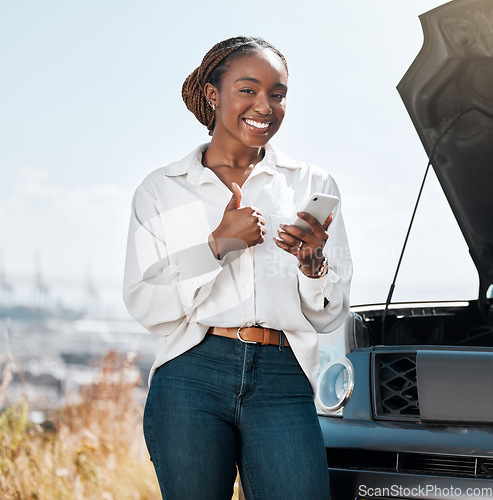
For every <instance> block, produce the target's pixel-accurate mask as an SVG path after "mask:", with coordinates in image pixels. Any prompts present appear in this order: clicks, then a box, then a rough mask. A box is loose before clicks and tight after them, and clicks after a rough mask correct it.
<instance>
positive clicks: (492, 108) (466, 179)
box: [397, 0, 493, 306]
mask: <svg viewBox="0 0 493 500" xmlns="http://www.w3.org/2000/svg"><path fill="white" fill-rule="evenodd" d="M420 21H421V25H422V28H423V33H424V43H423V47H422V48H421V51H420V52H419V54H418V55H417V57H416V59H415V60H414V62H413V63H412V64H411V66H410V68H409V69H408V71H407V72H406V74H405V75H404V77H403V78H402V80H401V81H400V82H399V84H398V86H397V90H398V91H399V94H400V95H401V97H402V100H403V101H404V104H405V106H406V108H407V111H408V112H409V115H410V116H411V119H412V121H413V123H414V126H415V127H416V130H417V132H418V134H419V137H420V139H421V141H422V143H423V146H424V148H425V150H426V152H427V154H428V157H429V158H431V163H432V165H433V168H434V170H435V172H436V175H437V177H438V180H439V181H440V184H441V186H442V189H443V190H444V192H445V195H446V197H447V200H448V202H449V204H450V206H451V207H452V211H453V213H454V215H455V217H456V219H457V222H458V224H459V226H460V229H461V231H462V233H463V235H464V237H465V239H466V241H467V244H468V246H469V252H470V254H471V256H472V259H473V261H474V263H475V265H476V268H477V269H478V272H479V277H480V290H479V300H480V302H482V303H483V305H484V306H487V298H486V293H487V290H488V287H489V286H490V285H491V284H492V283H493V1H492V0H453V1H451V2H448V3H446V4H444V5H442V6H440V7H437V8H436V9H433V10H431V11H429V12H427V13H425V14H423V15H421V16H420ZM451 272H452V273H453V272H454V271H453V269H451Z"/></svg>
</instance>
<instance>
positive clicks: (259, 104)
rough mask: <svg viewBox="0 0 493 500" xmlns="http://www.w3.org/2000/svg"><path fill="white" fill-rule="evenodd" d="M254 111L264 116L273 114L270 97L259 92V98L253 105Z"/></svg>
mask: <svg viewBox="0 0 493 500" xmlns="http://www.w3.org/2000/svg"><path fill="white" fill-rule="evenodd" d="M253 111H255V113H257V114H259V115H264V116H267V115H270V114H272V108H271V107H270V103H269V99H268V97H267V96H265V95H262V94H257V100H256V101H255V104H254V106H253Z"/></svg>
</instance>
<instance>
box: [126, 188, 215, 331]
mask: <svg viewBox="0 0 493 500" xmlns="http://www.w3.org/2000/svg"><path fill="white" fill-rule="evenodd" d="M192 208H194V207H192ZM196 213H197V211H196V210H195V211H194V216H195V214H196ZM182 215H183V213H182ZM185 217H186V214H185ZM177 218H178V220H176V219H177ZM182 222H183V221H182V220H180V213H178V212H176V213H175V212H171V213H167V214H166V213H162V212H160V210H159V208H158V203H157V200H156V199H155V197H154V196H153V194H152V193H151V192H149V191H148V190H147V189H146V188H144V187H143V186H140V187H139V188H138V189H137V191H136V193H135V195H134V198H133V202H132V210H131V217H130V225H129V232H128V241H127V253H126V261H125V272H124V280H123V281H124V283H123V300H124V302H125V305H126V307H127V309H128V312H129V313H130V315H131V316H133V317H134V318H135V319H136V320H137V321H138V322H139V323H141V324H142V325H143V326H144V327H145V328H147V329H148V330H149V331H151V332H155V333H159V334H161V335H168V334H170V333H172V332H173V331H174V330H175V329H176V327H177V325H178V324H180V323H181V322H183V321H186V320H187V318H190V316H191V315H192V314H193V312H194V310H195V309H196V308H197V306H198V305H199V304H200V303H202V302H203V301H204V300H205V299H206V298H207V296H208V295H209V294H210V292H211V289H212V286H213V283H214V281H215V279H216V276H217V275H218V274H219V273H220V272H221V271H222V269H223V268H222V262H221V261H218V260H217V259H216V258H215V256H214V254H213V252H212V250H211V248H210V247H209V243H208V239H207V236H208V235H207V234H205V233H204V232H203V234H201V233H200V231H188V232H187V231H186V229H184V227H186V225H183V224H182ZM180 224H182V225H181V230H180V232H181V234H182V236H183V237H182V239H181V241H180V242H179V243H177V242H176V241H171V242H170V241H169V238H167V236H168V234H167V233H168V232H167V226H168V227H169V226H170V225H172V226H173V227H172V229H173V230H175V229H176V226H177V225H178V226H180ZM202 226H203V225H202ZM175 232H176V231H175Z"/></svg>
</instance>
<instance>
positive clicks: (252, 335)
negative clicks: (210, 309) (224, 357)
mask: <svg viewBox="0 0 493 500" xmlns="http://www.w3.org/2000/svg"><path fill="white" fill-rule="evenodd" d="M207 333H211V334H212V335H219V336H221V337H228V338H230V339H238V340H241V341H242V342H245V343H247V344H262V345H280V343H281V335H283V336H284V344H283V345H284V347H289V342H288V339H287V338H286V336H285V335H284V332H282V331H280V330H273V329H272V328H263V327H261V326H240V327H239V328H236V327H235V328H222V327H219V326H211V327H210V328H209V330H207Z"/></svg>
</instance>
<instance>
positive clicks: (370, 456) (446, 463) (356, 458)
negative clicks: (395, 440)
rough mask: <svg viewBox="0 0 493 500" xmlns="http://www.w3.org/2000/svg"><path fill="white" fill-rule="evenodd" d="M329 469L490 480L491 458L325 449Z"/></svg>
mask: <svg viewBox="0 0 493 500" xmlns="http://www.w3.org/2000/svg"><path fill="white" fill-rule="evenodd" d="M326 451H327V460H328V463H329V467H330V468H338V469H348V470H372V471H380V472H393V473H401V474H417V475H421V474H423V475H433V476H443V477H471V478H477V479H491V478H493V458H492V457H474V456H455V455H432V454H427V453H404V452H401V453H398V452H390V451H379V450H371V451H370V450H361V449H334V448H328V449H327V450H326Z"/></svg>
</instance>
